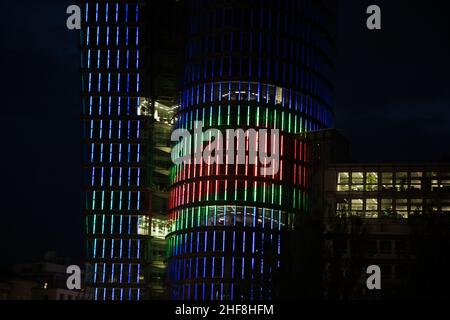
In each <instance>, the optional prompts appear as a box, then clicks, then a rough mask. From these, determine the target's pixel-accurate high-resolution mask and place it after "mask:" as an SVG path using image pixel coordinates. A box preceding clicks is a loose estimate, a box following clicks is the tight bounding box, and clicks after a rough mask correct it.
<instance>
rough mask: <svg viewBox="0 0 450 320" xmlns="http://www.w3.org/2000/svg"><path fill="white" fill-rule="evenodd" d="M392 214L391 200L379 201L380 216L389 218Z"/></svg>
mask: <svg viewBox="0 0 450 320" xmlns="http://www.w3.org/2000/svg"><path fill="white" fill-rule="evenodd" d="M393 212H394V208H393V205H392V199H381V215H382V216H383V217H391V216H392V214H393Z"/></svg>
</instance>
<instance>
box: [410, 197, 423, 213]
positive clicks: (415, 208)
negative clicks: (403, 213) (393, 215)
mask: <svg viewBox="0 0 450 320" xmlns="http://www.w3.org/2000/svg"><path fill="white" fill-rule="evenodd" d="M422 204H423V201H422V199H411V207H410V210H409V214H415V215H417V214H421V213H422V211H423V205H422Z"/></svg>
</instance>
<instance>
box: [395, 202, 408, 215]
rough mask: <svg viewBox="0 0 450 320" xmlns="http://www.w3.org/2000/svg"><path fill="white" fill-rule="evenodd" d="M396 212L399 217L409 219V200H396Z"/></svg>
mask: <svg viewBox="0 0 450 320" xmlns="http://www.w3.org/2000/svg"><path fill="white" fill-rule="evenodd" d="M395 212H396V213H397V216H398V217H401V218H408V200H407V199H396V200H395Z"/></svg>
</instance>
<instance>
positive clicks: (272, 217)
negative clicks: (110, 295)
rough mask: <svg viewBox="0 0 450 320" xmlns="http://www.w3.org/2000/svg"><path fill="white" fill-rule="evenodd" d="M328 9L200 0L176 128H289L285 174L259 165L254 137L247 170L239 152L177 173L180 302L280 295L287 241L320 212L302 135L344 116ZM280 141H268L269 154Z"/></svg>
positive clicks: (180, 167)
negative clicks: (338, 106)
mask: <svg viewBox="0 0 450 320" xmlns="http://www.w3.org/2000/svg"><path fill="white" fill-rule="evenodd" d="M326 3H327V2H323V1H309V0H299V1H290V0H276V1H275V0H261V1H251V0H246V1H228V2H227V3H226V4H224V3H223V2H222V1H211V0H208V1H206V0H195V1H188V9H187V11H186V12H187V16H188V41H187V47H186V57H187V59H186V60H187V62H186V64H185V68H184V78H183V88H182V90H181V97H180V105H179V109H178V111H177V115H176V122H175V127H176V128H177V129H187V130H189V131H190V132H192V131H193V130H194V129H195V128H194V123H195V122H196V121H201V122H202V124H203V128H202V129H203V130H207V129H209V128H217V129H219V130H220V131H221V132H223V134H224V136H225V135H226V130H227V129H237V128H239V129H243V130H248V129H254V130H258V129H278V130H280V140H279V143H280V150H279V170H277V171H273V172H265V173H264V174H263V173H261V171H260V169H261V168H262V167H264V164H263V163H261V162H259V161H258V160H256V161H252V159H250V156H251V155H253V154H255V153H256V152H258V151H259V150H258V147H259V144H258V143H251V142H250V139H248V138H247V137H246V138H244V140H245V143H244V144H243V145H241V147H242V148H243V149H244V154H245V156H244V157H245V161H243V163H242V164H236V163H237V162H238V161H235V160H237V159H236V158H234V159H230V157H228V156H227V157H226V159H225V161H224V163H223V164H216V163H214V164H210V163H211V162H209V161H208V164H206V163H203V162H202V163H195V162H194V161H192V162H191V163H192V164H177V165H175V166H173V167H172V169H171V173H170V179H171V185H172V187H171V192H170V198H169V235H168V240H167V241H168V250H167V253H168V258H169V260H168V261H169V266H168V270H169V272H168V276H169V283H170V296H171V297H172V298H173V299H193V300H243V299H246V300H248V299H250V300H261V299H271V298H272V297H273V296H274V293H273V291H272V274H273V272H275V271H276V270H277V269H278V268H279V267H280V264H281V263H283V262H282V261H281V260H280V256H281V253H282V251H283V239H284V236H283V234H285V233H286V232H289V231H290V230H292V229H293V228H294V226H295V221H296V217H297V216H298V215H301V214H306V213H307V212H309V208H310V203H309V201H310V200H309V192H308V183H309V181H308V174H309V172H308V160H307V159H308V148H307V147H306V144H305V143H304V142H303V141H301V140H300V139H297V138H296V137H295V134H299V133H303V132H307V131H311V130H319V129H323V128H327V127H330V126H331V125H332V120H333V111H332V110H333V105H334V101H333V88H332V85H331V83H332V75H333V72H334V62H333V57H334V52H335V47H334V40H333V38H334V37H333V34H332V32H331V30H334V18H333V17H334V16H333V10H332V9H330V8H329V7H328V6H327V5H326ZM205 138H207V137H205ZM256 139H257V141H258V139H267V136H265V137H264V136H258V135H257V138H256ZM206 140H208V139H206ZM209 141H211V137H209ZM271 144H272V142H270V141H269V140H266V144H265V145H266V146H267V148H269V149H270V146H271ZM227 149H228V145H227ZM237 151H239V150H235V153H234V154H233V155H232V157H236V156H237ZM266 151H267V150H266ZM208 160H210V159H208Z"/></svg>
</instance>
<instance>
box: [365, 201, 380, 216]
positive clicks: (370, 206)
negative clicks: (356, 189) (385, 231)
mask: <svg viewBox="0 0 450 320" xmlns="http://www.w3.org/2000/svg"><path fill="white" fill-rule="evenodd" d="M366 218H378V199H366Z"/></svg>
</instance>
